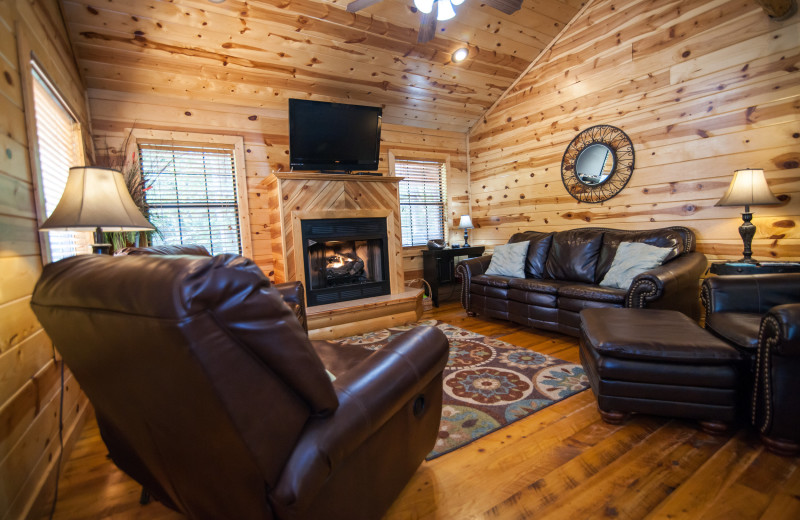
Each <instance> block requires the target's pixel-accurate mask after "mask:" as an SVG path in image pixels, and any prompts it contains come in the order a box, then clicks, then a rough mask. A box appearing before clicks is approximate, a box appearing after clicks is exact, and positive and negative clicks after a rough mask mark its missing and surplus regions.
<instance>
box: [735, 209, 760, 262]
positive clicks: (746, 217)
mask: <svg viewBox="0 0 800 520" xmlns="http://www.w3.org/2000/svg"><path fill="white" fill-rule="evenodd" d="M751 220H753V214H752V213H750V208H749V207H747V206H745V207H744V213H742V225H741V226H739V236H741V237H742V242H744V251H742V254H743V255H744V257H743V258H742V259H741V260H739V261H740V262H744V263H746V264H755V263H757V262H756V261H755V260H753V259H752V258H750V257H751V256H753V251H752V250H751V249H750V245H751V244H752V243H753V237H754V236H755V234H756V226H755V225H753V223H752V222H750V221H751Z"/></svg>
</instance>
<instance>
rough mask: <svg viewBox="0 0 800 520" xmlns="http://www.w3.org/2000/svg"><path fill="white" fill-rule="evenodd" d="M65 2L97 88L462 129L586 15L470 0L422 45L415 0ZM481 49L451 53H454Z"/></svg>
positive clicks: (557, 4) (551, 2)
mask: <svg viewBox="0 0 800 520" xmlns="http://www.w3.org/2000/svg"><path fill="white" fill-rule="evenodd" d="M350 1H351V0H248V1H241V0H226V1H225V2H223V3H220V4H217V3H211V2H209V1H208V0H172V1H169V0H88V1H87V0H63V1H62V6H63V12H64V17H65V19H66V22H67V25H68V29H69V33H70V38H71V40H72V43H73V46H74V48H75V52H76V55H77V59H78V63H79V67H80V69H81V71H82V74H83V75H84V78H85V80H86V84H87V87H88V88H89V89H90V96H91V94H92V89H101V90H114V91H120V92H130V93H138V94H154V95H162V96H177V97H181V98H186V97H187V96H191V97H196V98H198V99H203V100H206V101H212V102H216V103H228V104H236V105H245V106H253V107H261V108H264V109H275V110H285V108H286V100H287V99H289V98H306V99H317V100H323V101H341V102H350V103H359V104H370V105H379V106H382V107H383V108H384V121H385V122H387V123H393V124H407V125H413V126H420V127H425V128H432V129H439V130H454V131H460V132H464V131H466V130H467V129H468V128H470V127H471V126H472V125H473V124H474V123H475V122H476V121H477V120H478V118H479V117H480V116H481V115H482V114H483V113H484V112H485V111H486V110H487V109H488V108H489V107H490V106H491V105H492V103H493V102H494V101H495V100H496V99H497V98H498V97H499V96H500V95H501V94H502V93H503V92H504V91H505V90H506V89H507V88H508V87H509V86H510V85H511V84H512V82H513V81H514V80H515V79H516V78H517V77H518V76H519V75H520V74H521V73H522V72H523V71H524V70H525V69H526V68H527V67H528V65H529V64H530V63H531V61H533V60H534V59H535V58H536V57H537V56H538V55H539V54H540V53H541V52H542V50H543V49H545V47H546V46H547V45H548V44H549V43H550V42H551V40H552V39H553V38H554V37H555V36H556V35H557V34H558V33H559V32H560V31H561V30H562V29H563V27H564V25H565V24H566V23H568V22H569V20H570V19H571V18H572V17H573V16H574V15H575V14H576V13H577V12H578V10H579V9H580V7H581V5H582V4H583V3H584V2H583V1H581V0H524V2H523V5H522V8H521V9H520V10H519V11H517V12H516V13H514V14H512V15H506V14H503V13H501V12H500V11H498V10H496V9H494V8H491V7H489V6H486V5H484V4H482V3H481V2H480V0H465V2H464V3H463V4H461V5H460V6H457V7H456V13H457V14H456V17H455V18H453V19H452V20H449V21H446V22H439V25H438V28H437V35H436V37H435V38H434V39H433V40H431V41H429V42H427V43H424V44H421V43H417V31H418V28H419V23H420V16H421V14H420V13H418V12H416V9H415V8H414V4H413V2H412V0H383V1H382V2H380V3H378V4H376V5H373V6H371V7H369V8H367V9H364V10H361V11H359V12H358V13H348V12H347V11H346V10H345V7H346V5H347V3H349V2H350ZM464 46H466V47H468V48H469V57H468V58H467V60H466V61H464V62H461V63H453V62H452V61H451V54H452V53H453V51H455V50H456V49H458V48H459V47H464Z"/></svg>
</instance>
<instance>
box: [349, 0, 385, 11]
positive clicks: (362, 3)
mask: <svg viewBox="0 0 800 520" xmlns="http://www.w3.org/2000/svg"><path fill="white" fill-rule="evenodd" d="M380 1H381V0H355V2H350V3H349V4H347V12H348V13H355V12H356V11H360V10H362V9H365V8H367V7H369V6H371V5H373V4H377V3H378V2H380Z"/></svg>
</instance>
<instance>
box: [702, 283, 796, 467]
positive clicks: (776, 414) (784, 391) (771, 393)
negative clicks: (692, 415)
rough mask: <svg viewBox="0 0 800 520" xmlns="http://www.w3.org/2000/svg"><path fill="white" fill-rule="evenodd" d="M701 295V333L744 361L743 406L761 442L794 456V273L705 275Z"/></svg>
mask: <svg viewBox="0 0 800 520" xmlns="http://www.w3.org/2000/svg"><path fill="white" fill-rule="evenodd" d="M701 297H702V300H703V305H704V306H705V308H706V318H705V326H706V329H708V330H710V331H711V332H713V333H714V334H715V335H717V336H718V337H720V338H722V339H723V340H725V341H726V342H728V343H729V344H730V345H733V346H734V347H736V348H737V349H738V350H739V351H740V352H741V353H743V354H744V357H745V359H746V360H747V368H746V370H744V371H743V373H744V378H743V381H742V385H743V386H744V388H746V389H748V391H747V392H746V395H747V397H748V399H747V402H746V403H743V404H744V405H745V408H746V409H749V411H750V413H749V415H750V419H751V421H752V423H753V425H754V426H755V427H756V428H758V430H759V432H760V434H761V438H762V440H763V441H764V444H765V445H766V446H767V448H768V449H770V450H771V451H774V452H776V453H781V454H791V455H794V454H797V453H800V413H798V412H797V407H798V404H800V398H798V396H800V377H798V374H800V273H785V274H760V275H742V276H715V277H710V278H706V279H705V280H704V281H703V287H702V291H701ZM750 389H752V390H750Z"/></svg>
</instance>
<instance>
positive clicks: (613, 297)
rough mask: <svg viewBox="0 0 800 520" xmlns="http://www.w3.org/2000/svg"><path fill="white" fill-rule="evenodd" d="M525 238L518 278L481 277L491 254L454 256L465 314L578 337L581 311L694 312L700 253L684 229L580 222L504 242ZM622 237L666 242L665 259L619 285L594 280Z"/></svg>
mask: <svg viewBox="0 0 800 520" xmlns="http://www.w3.org/2000/svg"><path fill="white" fill-rule="evenodd" d="M526 240H527V241H529V242H530V246H529V247H528V253H527V258H526V262H525V278H509V277H506V276H493V275H487V274H485V273H486V270H487V268H488V267H489V263H490V262H491V259H492V256H491V255H485V256H481V257H478V258H472V259H470V260H465V261H463V262H460V263H459V264H458V266H457V268H456V272H457V273H458V274H459V275H460V277H461V284H462V285H461V304H462V305H463V306H464V309H466V311H467V314H469V315H476V314H480V315H484V316H488V317H491V318H499V319H504V320H510V321H513V322H514V323H519V324H521V325H526V326H529V327H535V328H541V329H547V330H553V331H557V332H562V333H564V334H569V335H571V336H579V335H580V316H579V313H580V311H582V310H583V309H589V308H603V307H627V308H655V309H672V310H677V311H680V312H682V313H684V314H686V315H687V316H689V317H691V318H694V319H698V318H699V317H700V301H699V298H698V292H699V290H700V276H701V275H702V273H703V271H704V270H705V268H706V264H707V261H706V257H705V255H703V254H702V253H699V252H696V251H695V240H694V233H693V232H692V231H691V230H690V229H688V228H685V227H678V226H675V227H668V228H661V229H652V230H643V231H625V230H619V229H609V228H579V229H573V230H569V231H559V232H555V233H541V232H537V231H525V232H521V233H516V234H514V235H512V236H511V238H510V239H509V241H508V242H509V243H515V242H522V241H526ZM622 242H643V243H647V244H650V245H653V246H657V247H669V248H671V249H672V252H671V253H670V254H669V255H668V256H667V258H666V259H665V261H664V263H663V264H662V265H661V266H660V267H657V268H655V269H652V270H649V271H646V272H644V273H642V274H640V275H638V276H637V277H636V278H635V279H634V280H633V283H632V284H631V286H630V288H629V289H628V290H627V291H626V290H623V289H612V288H607V287H602V286H600V285H598V283H599V282H600V281H601V280H602V279H603V277H604V276H605V274H606V273H607V272H608V270H609V268H610V267H611V263H612V262H613V260H614V255H615V253H616V250H617V247H619V244H620V243H622Z"/></svg>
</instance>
